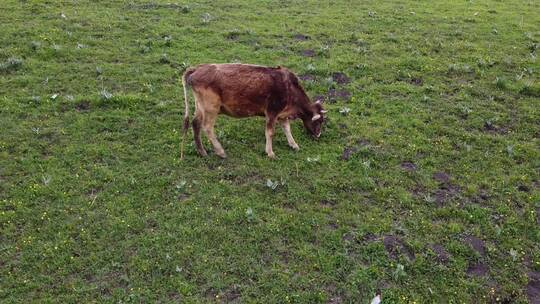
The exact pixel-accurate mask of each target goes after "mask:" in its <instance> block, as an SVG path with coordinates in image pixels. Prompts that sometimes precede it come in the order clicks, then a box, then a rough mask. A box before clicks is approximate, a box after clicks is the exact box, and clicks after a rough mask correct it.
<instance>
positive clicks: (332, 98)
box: [326, 89, 351, 103]
mask: <svg viewBox="0 0 540 304" xmlns="http://www.w3.org/2000/svg"><path fill="white" fill-rule="evenodd" d="M350 99H351V92H349V91H348V90H346V89H330V90H328V94H327V95H326V100H328V102H330V103H334V102H336V101H338V100H346V101H348V100H350Z"/></svg>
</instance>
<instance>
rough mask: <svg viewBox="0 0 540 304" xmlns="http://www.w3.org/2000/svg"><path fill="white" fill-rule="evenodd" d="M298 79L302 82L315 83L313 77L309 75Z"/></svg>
mask: <svg viewBox="0 0 540 304" xmlns="http://www.w3.org/2000/svg"><path fill="white" fill-rule="evenodd" d="M298 78H300V80H302V81H315V77H314V76H313V75H309V74H304V75H300V76H298Z"/></svg>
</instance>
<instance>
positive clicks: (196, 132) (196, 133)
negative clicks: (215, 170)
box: [191, 95, 208, 156]
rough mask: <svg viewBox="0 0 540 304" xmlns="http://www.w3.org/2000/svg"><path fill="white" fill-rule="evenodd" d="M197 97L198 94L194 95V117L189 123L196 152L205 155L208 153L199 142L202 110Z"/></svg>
mask: <svg viewBox="0 0 540 304" xmlns="http://www.w3.org/2000/svg"><path fill="white" fill-rule="evenodd" d="M197 97H198V96H197V95H195V117H194V118H193V122H192V123H191V125H192V127H193V139H194V140H195V148H196V149H197V153H199V155H200V156H207V155H208V154H207V153H206V150H205V149H204V146H203V144H202V142H201V127H202V124H203V120H204V112H203V110H202V108H201V107H200V106H199V105H198V103H199V101H200V99H199V98H197Z"/></svg>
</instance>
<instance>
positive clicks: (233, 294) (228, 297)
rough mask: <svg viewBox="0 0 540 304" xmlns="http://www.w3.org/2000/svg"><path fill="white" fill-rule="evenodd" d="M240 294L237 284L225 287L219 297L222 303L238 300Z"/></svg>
mask: <svg viewBox="0 0 540 304" xmlns="http://www.w3.org/2000/svg"><path fill="white" fill-rule="evenodd" d="M241 295H242V294H241V292H240V289H239V288H238V286H233V287H231V288H229V289H227V290H226V291H225V292H223V295H222V297H221V302H222V303H236V302H238V301H240V296H241Z"/></svg>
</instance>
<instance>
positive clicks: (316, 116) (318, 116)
mask: <svg viewBox="0 0 540 304" xmlns="http://www.w3.org/2000/svg"><path fill="white" fill-rule="evenodd" d="M319 118H321V115H319V114H315V115H313V118H311V120H312V121H315V120H317V119H319Z"/></svg>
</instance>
